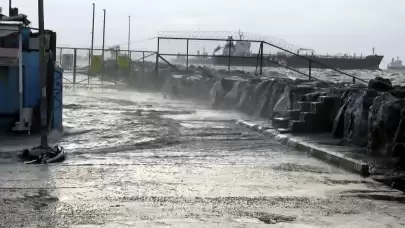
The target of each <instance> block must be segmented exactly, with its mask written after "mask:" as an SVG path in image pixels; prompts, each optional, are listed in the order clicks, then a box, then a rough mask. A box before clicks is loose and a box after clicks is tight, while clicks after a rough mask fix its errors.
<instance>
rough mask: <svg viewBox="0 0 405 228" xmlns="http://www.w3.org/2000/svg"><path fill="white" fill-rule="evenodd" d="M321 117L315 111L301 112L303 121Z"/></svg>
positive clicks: (311, 120) (312, 120)
mask: <svg viewBox="0 0 405 228" xmlns="http://www.w3.org/2000/svg"><path fill="white" fill-rule="evenodd" d="M317 118H319V115H317V113H314V112H301V114H300V119H299V120H300V121H302V122H314V121H316V120H317Z"/></svg>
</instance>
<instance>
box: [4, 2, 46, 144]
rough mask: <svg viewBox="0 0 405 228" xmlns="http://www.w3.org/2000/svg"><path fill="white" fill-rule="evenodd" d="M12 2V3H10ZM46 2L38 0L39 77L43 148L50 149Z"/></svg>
mask: <svg viewBox="0 0 405 228" xmlns="http://www.w3.org/2000/svg"><path fill="white" fill-rule="evenodd" d="M10 2H11V1H10ZM44 27H45V26H44V0H38V28H39V31H38V32H39V75H40V82H41V104H40V110H41V147H42V148H48V147H49V146H48V126H47V100H46V74H45V34H44V32H45V31H44V30H45V28H44Z"/></svg>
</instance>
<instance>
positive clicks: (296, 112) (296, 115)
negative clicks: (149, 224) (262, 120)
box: [284, 109, 301, 120]
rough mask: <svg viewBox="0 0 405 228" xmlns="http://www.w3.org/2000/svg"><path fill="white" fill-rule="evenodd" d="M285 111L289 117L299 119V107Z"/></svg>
mask: <svg viewBox="0 0 405 228" xmlns="http://www.w3.org/2000/svg"><path fill="white" fill-rule="evenodd" d="M284 113H285V115H284V116H285V117H287V118H290V119H291V120H299V119H300V113H301V110H299V109H294V110H287V111H285V112H284Z"/></svg>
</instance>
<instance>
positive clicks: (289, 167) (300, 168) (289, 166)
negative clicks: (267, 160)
mask: <svg viewBox="0 0 405 228" xmlns="http://www.w3.org/2000/svg"><path fill="white" fill-rule="evenodd" d="M273 169H275V170H279V171H285V172H309V173H330V172H329V171H328V170H325V169H322V168H321V167H315V166H310V165H299V164H293V163H284V164H281V165H278V166H276V167H274V168H273Z"/></svg>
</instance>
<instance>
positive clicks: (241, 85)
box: [224, 81, 248, 108]
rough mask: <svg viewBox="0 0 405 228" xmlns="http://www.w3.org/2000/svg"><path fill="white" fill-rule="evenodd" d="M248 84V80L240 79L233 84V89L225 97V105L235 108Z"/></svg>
mask: <svg viewBox="0 0 405 228" xmlns="http://www.w3.org/2000/svg"><path fill="white" fill-rule="evenodd" d="M247 85H248V82H247V81H238V82H237V83H236V84H235V85H234V86H233V88H232V89H231V91H229V92H228V93H227V94H226V96H225V98H224V102H225V105H226V106H227V107H229V108H235V106H236V105H237V104H238V103H239V100H240V98H241V96H242V93H243V91H244V90H245V89H246V86H247Z"/></svg>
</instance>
